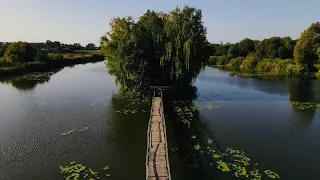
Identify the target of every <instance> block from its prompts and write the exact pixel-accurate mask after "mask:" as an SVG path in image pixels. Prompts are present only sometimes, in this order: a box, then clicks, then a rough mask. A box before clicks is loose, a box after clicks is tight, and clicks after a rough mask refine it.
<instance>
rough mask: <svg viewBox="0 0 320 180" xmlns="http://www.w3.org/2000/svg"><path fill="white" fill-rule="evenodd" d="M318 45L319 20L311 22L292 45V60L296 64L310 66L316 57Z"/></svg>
mask: <svg viewBox="0 0 320 180" xmlns="http://www.w3.org/2000/svg"><path fill="white" fill-rule="evenodd" d="M319 47H320V22H316V23H312V24H311V25H310V26H309V27H308V28H307V29H306V30H304V31H303V32H302V33H301V36H300V38H299V39H298V41H297V44H296V46H295V47H294V60H295V62H296V63H297V64H300V65H304V66H307V67H311V66H312V65H313V63H314V62H315V61H316V60H317V59H318V56H317V50H318V48H319Z"/></svg>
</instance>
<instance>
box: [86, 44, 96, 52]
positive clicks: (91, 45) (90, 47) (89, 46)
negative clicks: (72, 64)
mask: <svg viewBox="0 0 320 180" xmlns="http://www.w3.org/2000/svg"><path fill="white" fill-rule="evenodd" d="M86 49H87V50H96V49H97V47H96V45H95V44H93V43H89V44H87V45H86Z"/></svg>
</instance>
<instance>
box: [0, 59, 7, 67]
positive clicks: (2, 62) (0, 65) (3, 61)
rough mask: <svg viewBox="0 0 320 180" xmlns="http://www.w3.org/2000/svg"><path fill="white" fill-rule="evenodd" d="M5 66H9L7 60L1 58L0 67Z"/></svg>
mask: <svg viewBox="0 0 320 180" xmlns="http://www.w3.org/2000/svg"><path fill="white" fill-rule="evenodd" d="M4 66H7V63H6V60H5V59H4V57H0V67H4Z"/></svg>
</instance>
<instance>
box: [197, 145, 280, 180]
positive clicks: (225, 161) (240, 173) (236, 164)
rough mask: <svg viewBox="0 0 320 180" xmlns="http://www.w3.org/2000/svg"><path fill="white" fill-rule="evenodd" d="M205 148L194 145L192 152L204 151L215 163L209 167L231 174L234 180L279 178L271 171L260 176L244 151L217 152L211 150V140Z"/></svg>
mask: <svg viewBox="0 0 320 180" xmlns="http://www.w3.org/2000/svg"><path fill="white" fill-rule="evenodd" d="M202 144H207V145H206V146H207V147H206V148H202V147H201V145H200V143H197V144H196V145H194V150H195V151H198V152H199V150H200V149H201V151H205V152H206V153H205V152H204V153H205V154H208V155H209V156H211V157H212V158H213V160H214V161H215V164H216V166H214V164H213V163H211V162H210V164H209V165H210V166H212V167H216V168H217V169H218V170H220V171H222V172H227V173H228V172H229V173H231V174H232V175H233V176H234V177H235V178H236V179H237V178H239V179H253V180H261V179H262V178H271V179H279V178H280V176H279V175H278V174H277V173H275V172H273V171H271V170H265V171H263V172H264V174H262V173H261V172H262V171H260V170H259V168H258V167H260V166H259V164H258V163H254V164H253V163H251V158H249V157H248V156H247V155H246V153H245V151H243V150H237V149H233V148H227V149H226V150H225V151H219V150H217V149H214V148H212V147H211V146H209V145H211V144H212V140H211V139H208V142H207V143H202Z"/></svg>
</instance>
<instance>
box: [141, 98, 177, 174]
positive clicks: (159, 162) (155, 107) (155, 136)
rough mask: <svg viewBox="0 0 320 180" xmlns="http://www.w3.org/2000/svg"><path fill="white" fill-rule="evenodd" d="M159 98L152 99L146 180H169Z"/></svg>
mask: <svg viewBox="0 0 320 180" xmlns="http://www.w3.org/2000/svg"><path fill="white" fill-rule="evenodd" d="M162 106H163V105H162V99H161V97H155V98H153V102H152V107H151V116H150V123H149V128H148V130H149V132H148V141H149V143H148V146H149V147H148V152H147V177H146V179H148V180H156V179H157V180H170V179H171V177H170V169H169V167H168V164H169V162H168V155H167V152H168V151H167V144H166V143H167V140H166V135H165V128H164V127H165V126H164V122H163V120H164V118H163V116H164V115H163V114H162V113H163V112H162V109H163V107H162Z"/></svg>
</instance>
